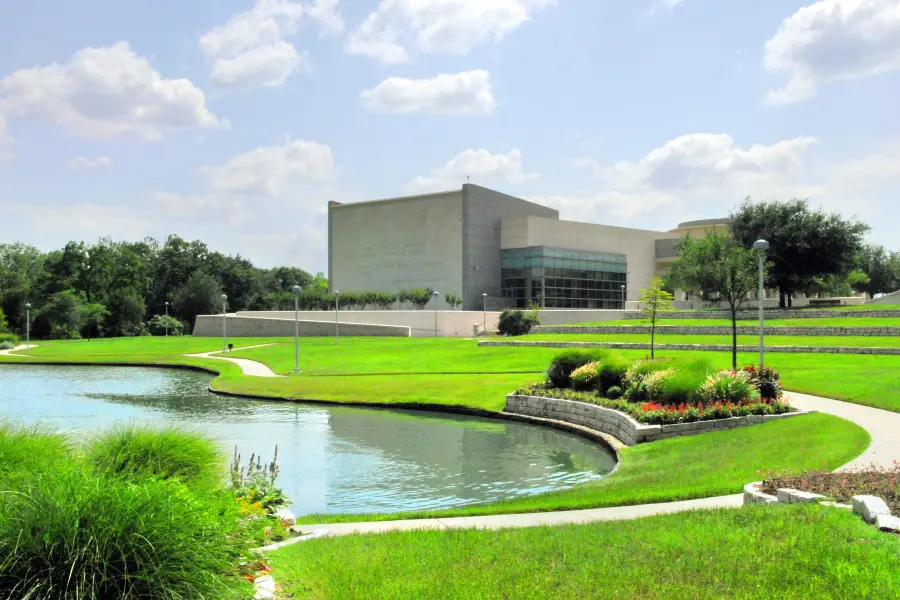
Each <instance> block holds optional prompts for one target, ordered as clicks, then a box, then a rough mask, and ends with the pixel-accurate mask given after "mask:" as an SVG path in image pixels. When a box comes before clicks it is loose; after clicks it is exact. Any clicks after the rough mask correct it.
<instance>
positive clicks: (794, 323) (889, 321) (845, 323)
mask: <svg viewBox="0 0 900 600" xmlns="http://www.w3.org/2000/svg"><path fill="white" fill-rule="evenodd" d="M657 324H658V325H681V326H690V325H716V326H723V325H728V326H729V327H730V326H731V320H730V319H665V318H663V319H660V320H659V321H657ZM607 325H632V326H634V325H649V323H647V322H646V321H645V320H642V319H620V320H617V321H595V322H590V323H572V324H571V325H554V327H585V326H587V327H604V326H607ZM738 325H744V326H748V327H755V326H758V325H759V321H758V320H756V319H749V320H739V321H738ZM766 326H767V327H900V318H883V319H880V318H878V317H836V318H834V319H819V318H816V319H772V318H768V317H767V318H766Z"/></svg>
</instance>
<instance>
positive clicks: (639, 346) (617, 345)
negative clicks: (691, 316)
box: [478, 340, 900, 356]
mask: <svg viewBox="0 0 900 600" xmlns="http://www.w3.org/2000/svg"><path fill="white" fill-rule="evenodd" d="M478 346H479V347H481V346H523V347H529V346H530V347H534V348H608V349H611V350H649V349H650V344H644V343H628V342H524V341H523V342H516V341H489V340H483V341H480V342H478ZM655 347H656V349H657V350H698V351H703V352H731V346H730V345H728V344H656V346H655ZM765 348H766V352H776V353H786V354H886V355H892V356H900V348H853V347H846V348H844V347H836V346H766V347H765ZM737 351H738V352H759V346H746V345H739V346H738V347H737Z"/></svg>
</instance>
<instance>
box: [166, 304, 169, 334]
mask: <svg viewBox="0 0 900 600" xmlns="http://www.w3.org/2000/svg"><path fill="white" fill-rule="evenodd" d="M166 337H169V303H168V302H166Z"/></svg>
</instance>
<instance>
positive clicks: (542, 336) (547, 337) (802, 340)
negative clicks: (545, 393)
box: [517, 331, 900, 348]
mask: <svg viewBox="0 0 900 600" xmlns="http://www.w3.org/2000/svg"><path fill="white" fill-rule="evenodd" d="M517 339H519V340H521V341H529V340H533V341H536V342H538V341H548V342H623V343H644V344H646V343H649V342H650V334H646V333H639V334H634V333H609V334H602V333H535V334H530V335H523V336H521V337H520V338H517ZM737 342H738V344H745V345H748V346H758V345H759V336H758V335H738V336H737ZM656 343H657V344H729V345H730V344H731V335H703V334H701V335H682V334H670V333H665V332H659V331H658V332H657V333H656ZM766 345H767V346H837V347H852V348H898V347H900V336H883V337H882V336H840V337H837V336H802V337H801V336H787V335H767V336H766Z"/></svg>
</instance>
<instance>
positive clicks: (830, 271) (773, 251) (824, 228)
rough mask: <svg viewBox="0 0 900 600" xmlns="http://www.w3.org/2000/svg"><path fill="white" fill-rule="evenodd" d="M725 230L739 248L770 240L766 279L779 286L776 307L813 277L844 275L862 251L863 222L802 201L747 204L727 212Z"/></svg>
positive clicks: (746, 202)
mask: <svg viewBox="0 0 900 600" xmlns="http://www.w3.org/2000/svg"><path fill="white" fill-rule="evenodd" d="M731 220H732V222H731V230H732V233H733V235H734V237H735V239H736V240H737V241H738V242H739V243H740V245H741V246H743V247H745V248H751V247H752V246H753V242H754V241H756V240H758V239H765V240H767V241H768V242H769V244H770V250H769V261H770V263H771V270H770V271H769V273H770V274H769V280H768V283H769V285H770V286H771V287H777V288H778V290H779V306H781V307H782V308H784V307H786V306H789V305H790V304H791V296H792V294H793V293H794V292H796V291H802V290H804V289H806V288H807V287H808V286H809V285H810V283H811V282H812V280H813V278H815V277H823V278H824V277H827V276H829V275H846V274H847V273H849V272H850V271H851V270H853V265H854V261H855V260H856V257H857V255H858V254H859V252H860V250H861V249H862V244H863V236H864V235H865V233H866V232H868V231H869V226H868V225H866V224H865V223H862V222H860V221H857V220H856V219H844V218H843V217H841V216H840V215H838V214H836V213H826V212H824V211H821V210H813V209H811V208H810V207H809V203H808V202H807V201H806V200H790V201H787V202H752V201H751V200H749V199H747V200H746V201H745V202H744V203H743V204H742V205H741V206H740V207H739V208H738V209H737V210H735V211H734V212H733V213H732V215H731Z"/></svg>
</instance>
